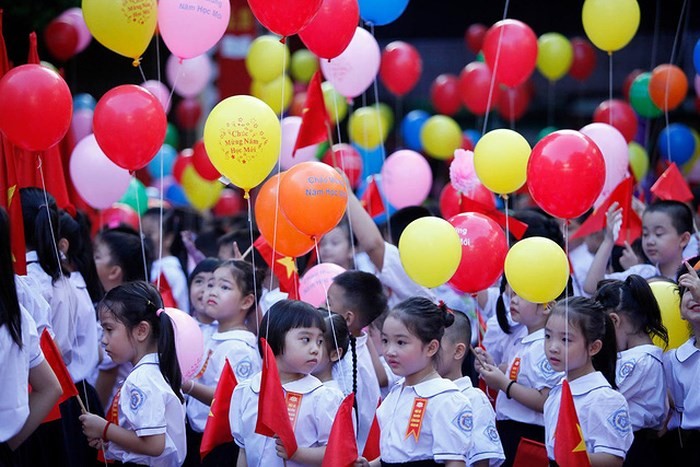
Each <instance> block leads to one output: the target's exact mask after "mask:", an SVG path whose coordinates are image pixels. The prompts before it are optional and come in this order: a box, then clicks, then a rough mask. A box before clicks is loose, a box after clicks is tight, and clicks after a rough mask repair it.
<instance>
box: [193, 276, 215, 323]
mask: <svg viewBox="0 0 700 467" xmlns="http://www.w3.org/2000/svg"><path fill="white" fill-rule="evenodd" d="M213 277H214V273H213V272H211V271H207V272H199V273H197V275H196V276H194V277H193V278H192V284H191V285H190V305H191V306H192V311H194V313H193V314H199V313H205V308H206V303H205V302H204V295H205V292H206V291H207V285H208V283H209V280H210V279H212V278H213Z"/></svg>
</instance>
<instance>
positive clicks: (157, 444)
mask: <svg viewBox="0 0 700 467" xmlns="http://www.w3.org/2000/svg"><path fill="white" fill-rule="evenodd" d="M98 311H99V315H100V321H101V322H102V328H103V329H104V336H103V337H102V343H103V344H104V345H105V350H106V352H107V353H108V354H109V355H110V356H111V357H112V360H113V361H114V362H116V363H123V362H131V363H132V364H133V365H134V368H133V369H132V370H131V373H129V376H128V377H127V378H126V381H124V384H123V385H122V386H121V388H120V390H119V392H118V396H117V397H115V400H114V402H113V404H112V410H113V409H114V408H116V409H117V414H118V418H117V420H116V421H112V420H105V419H103V418H102V417H99V416H97V415H94V414H84V415H81V416H80V421H81V422H82V423H83V432H84V433H85V435H86V436H87V437H88V439H90V442H91V445H92V446H93V447H96V448H98V449H101V448H104V449H105V450H106V458H107V459H115V460H118V461H120V462H123V463H127V462H131V463H134V464H142V465H162V466H179V465H181V464H182V462H183V461H184V460H185V451H186V440H185V407H184V405H183V396H182V392H181V391H180V383H181V381H182V374H181V373H180V367H179V365H178V362H177V356H176V351H175V334H174V328H173V323H172V321H171V320H170V317H169V316H168V315H167V314H166V313H165V312H163V306H162V301H161V298H160V295H159V294H158V291H157V290H156V289H155V287H154V286H152V285H151V284H148V283H146V282H130V283H128V284H124V285H120V286H118V287H115V288H114V289H112V290H110V291H109V292H107V294H106V295H105V297H104V299H103V300H102V302H100V305H99V306H98Z"/></svg>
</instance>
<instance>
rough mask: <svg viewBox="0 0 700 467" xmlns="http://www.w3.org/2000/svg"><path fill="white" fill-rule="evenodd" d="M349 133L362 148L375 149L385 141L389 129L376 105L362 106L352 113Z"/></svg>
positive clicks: (351, 138)
mask: <svg viewBox="0 0 700 467" xmlns="http://www.w3.org/2000/svg"><path fill="white" fill-rule="evenodd" d="M348 134H349V136H350V141H352V142H353V143H355V144H356V145H358V146H360V147H361V148H363V149H374V148H376V147H377V146H379V145H380V144H382V143H383V142H384V140H385V139H386V136H387V134H388V129H387V128H386V124H385V123H384V121H383V120H382V117H381V115H380V113H379V111H378V110H377V109H376V108H375V107H360V108H359V109H357V110H355V111H354V112H353V113H352V115H350V120H349V121H348Z"/></svg>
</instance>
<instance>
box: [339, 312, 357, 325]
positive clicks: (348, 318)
mask: <svg viewBox="0 0 700 467" xmlns="http://www.w3.org/2000/svg"><path fill="white" fill-rule="evenodd" d="M341 314H342V315H343V317H344V318H345V323H346V324H347V325H348V329H352V325H353V323H354V322H355V320H356V319H357V315H356V314H355V312H354V311H352V310H345V311H343V312H342V313H341Z"/></svg>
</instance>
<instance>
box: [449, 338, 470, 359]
mask: <svg viewBox="0 0 700 467" xmlns="http://www.w3.org/2000/svg"><path fill="white" fill-rule="evenodd" d="M466 353H467V344H465V343H464V342H459V343H457V345H455V353H454V355H452V358H453V359H455V360H462V359H463V358H464V355H465V354H466Z"/></svg>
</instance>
